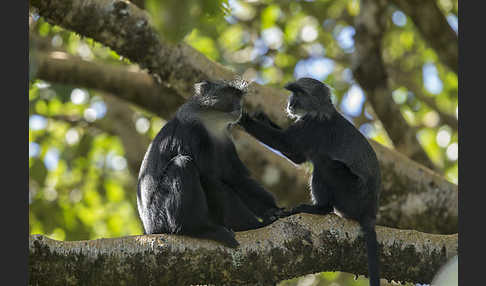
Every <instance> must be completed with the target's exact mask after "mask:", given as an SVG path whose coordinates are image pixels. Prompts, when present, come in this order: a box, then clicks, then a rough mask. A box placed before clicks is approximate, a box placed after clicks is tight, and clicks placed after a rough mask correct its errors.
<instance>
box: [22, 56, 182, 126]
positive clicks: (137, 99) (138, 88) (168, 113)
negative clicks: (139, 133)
mask: <svg viewBox="0 0 486 286" xmlns="http://www.w3.org/2000/svg"><path fill="white" fill-rule="evenodd" d="M32 60H33V61H34V62H35V63H34V66H36V68H37V70H36V71H35V72H36V75H35V76H37V77H39V78H41V79H44V80H46V81H50V82H59V83H63V84H73V85H80V86H84V87H87V88H93V89H98V90H103V91H106V92H109V93H113V94H116V95H117V96H118V97H119V98H121V99H124V100H126V101H129V102H132V103H135V104H138V105H140V106H151V109H152V110H156V111H157V113H158V114H159V115H161V116H163V117H165V118H170V117H172V116H173V115H174V112H175V111H176V110H177V108H178V107H179V106H180V105H182V104H183V103H184V98H182V97H181V96H180V95H179V94H178V93H177V92H176V91H175V90H174V89H172V88H170V87H167V86H164V85H162V84H157V83H156V82H155V81H154V79H153V77H151V76H150V75H148V74H146V73H144V72H140V71H138V69H137V68H135V69H134V70H130V69H129V68H127V67H126V66H117V65H109V64H100V63H95V62H89V61H85V60H82V59H80V58H77V57H74V56H71V55H69V54H67V53H63V52H61V51H54V52H50V53H43V52H40V51H38V52H36V53H35V55H34V56H33V59H32Z"/></svg>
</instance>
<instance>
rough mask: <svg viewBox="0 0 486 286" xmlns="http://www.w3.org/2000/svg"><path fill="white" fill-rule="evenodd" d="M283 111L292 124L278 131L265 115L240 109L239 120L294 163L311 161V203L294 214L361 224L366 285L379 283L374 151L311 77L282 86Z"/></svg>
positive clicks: (378, 184) (325, 89)
mask: <svg viewBox="0 0 486 286" xmlns="http://www.w3.org/2000/svg"><path fill="white" fill-rule="evenodd" d="M285 88H286V89H288V90H290V91H291V92H292V94H291V95H290V97H289V99H288V105H287V113H288V114H289V116H290V117H291V118H293V119H295V122H294V123H293V124H292V125H290V127H288V128H287V129H285V130H284V129H281V128H280V127H279V126H278V125H277V124H275V123H273V122H272V121H271V120H270V119H269V118H268V117H267V116H266V115H265V114H264V113H258V114H257V115H256V116H254V118H252V117H251V116H249V115H248V114H246V113H244V114H243V116H242V118H241V120H240V121H239V124H240V125H241V126H243V128H244V129H245V130H246V131H247V132H248V133H249V134H251V135H252V136H253V137H255V138H256V139H258V140H259V141H261V142H262V143H264V144H265V145H267V146H269V147H270V148H273V149H276V150H278V151H280V152H281V153H282V154H283V155H284V156H286V157H287V158H288V159H290V160H291V161H292V162H294V163H296V164H301V163H303V162H306V161H310V162H312V164H313V166H314V170H313V173H312V179H311V196H312V201H313V204H312V205H308V204H302V205H299V206H297V207H296V208H294V209H293V210H292V211H290V213H291V214H295V213H301V212H303V213H312V214H327V213H330V212H332V211H333V210H334V211H336V212H337V213H338V214H340V215H342V216H344V217H346V218H350V219H353V220H356V221H358V222H359V223H360V225H361V229H362V231H363V233H364V237H365V240H366V246H367V253H368V275H369V279H370V285H372V286H378V285H379V267H378V243H377V240H376V232H375V221H376V213H377V211H378V198H379V192H380V187H381V175H380V168H379V165H378V160H377V158H376V154H375V152H374V151H373V149H372V147H371V146H370V144H369V143H368V141H367V140H366V138H365V137H364V136H363V135H362V134H361V133H360V132H359V131H358V130H357V129H356V128H355V127H354V126H353V125H352V124H351V123H350V122H348V120H346V119H345V118H344V117H343V116H342V115H341V114H340V113H339V112H338V111H337V110H336V109H335V108H334V106H333V104H332V102H331V98H330V90H329V87H328V86H326V85H325V84H323V83H321V82H320V81H317V80H314V79H312V78H301V79H299V80H297V81H296V82H293V83H290V84H288V85H286V86H285Z"/></svg>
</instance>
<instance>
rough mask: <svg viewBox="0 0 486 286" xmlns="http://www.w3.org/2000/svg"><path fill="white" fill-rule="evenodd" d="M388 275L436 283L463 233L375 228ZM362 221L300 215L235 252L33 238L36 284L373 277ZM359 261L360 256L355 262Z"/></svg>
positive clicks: (171, 240)
mask: <svg viewBox="0 0 486 286" xmlns="http://www.w3.org/2000/svg"><path fill="white" fill-rule="evenodd" d="M376 232H377V236H378V242H379V245H380V247H379V248H380V264H381V272H382V275H381V277H382V278H386V279H393V280H397V281H410V282H415V283H430V281H431V280H432V278H433V276H434V274H435V273H436V272H437V270H438V269H439V267H440V266H442V265H443V264H444V263H445V262H446V261H447V260H448V259H449V258H451V257H453V256H454V255H456V254H457V247H458V244H457V238H458V237H457V234H456V235H433V234H426V233H421V232H417V231H414V230H398V229H392V228H385V227H377V229H376ZM358 234H359V226H358V224H357V223H356V222H353V221H350V220H346V219H343V218H340V217H338V216H336V215H333V214H330V215H327V216H319V215H307V214H302V215H294V216H292V217H288V218H286V219H281V220H279V221H277V222H275V223H273V224H272V225H270V226H267V227H265V228H261V229H256V230H250V231H245V232H239V233H236V238H237V240H238V241H239V242H240V244H241V245H240V246H239V247H238V248H237V249H235V250H233V249H230V248H226V247H223V246H221V245H220V244H218V243H216V242H212V241H208V240H198V239H193V238H189V237H185V236H176V235H145V236H129V237H122V238H112V239H97V240H91V241H69V242H68V241H66V242H63V241H55V240H51V239H49V238H46V237H43V236H40V235H33V236H31V237H30V240H29V274H30V277H29V278H30V284H32V285H94V284H96V285H161V284H163V285H194V284H210V283H211V284H216V285H248V284H249V285H273V284H272V283H276V282H278V281H281V280H284V279H288V278H291V277H296V276H302V275H304V274H309V273H316V272H321V271H344V272H349V273H355V274H360V275H361V274H366V273H367V262H366V250H365V244H364V241H363V239H362V238H359V237H358ZM349 257H352V258H353V259H348V258H349Z"/></svg>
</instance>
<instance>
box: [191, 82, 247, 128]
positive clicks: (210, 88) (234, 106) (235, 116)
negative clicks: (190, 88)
mask: <svg viewBox="0 0 486 286" xmlns="http://www.w3.org/2000/svg"><path fill="white" fill-rule="evenodd" d="M194 89H195V97H196V98H197V99H198V102H199V104H200V106H201V107H202V108H203V109H204V110H205V112H207V113H211V114H213V115H214V116H215V117H218V118H220V120H222V121H227V122H228V123H234V122H237V121H238V120H239V119H240V117H241V113H242V109H241V107H242V101H243V96H244V95H245V94H246V83H245V82H241V81H239V80H235V81H218V82H210V81H203V82H200V83H197V84H196V85H195V86H194Z"/></svg>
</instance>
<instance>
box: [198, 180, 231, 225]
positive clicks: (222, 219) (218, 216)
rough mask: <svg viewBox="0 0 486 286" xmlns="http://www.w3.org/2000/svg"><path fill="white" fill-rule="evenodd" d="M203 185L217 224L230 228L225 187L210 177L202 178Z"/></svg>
mask: <svg viewBox="0 0 486 286" xmlns="http://www.w3.org/2000/svg"><path fill="white" fill-rule="evenodd" d="M201 185H202V186H203V189H204V191H205V193H206V197H207V202H208V208H209V209H210V210H211V213H212V214H213V218H214V219H215V220H216V222H217V223H219V224H222V225H224V226H225V227H228V226H229V225H228V221H227V219H228V218H229V212H230V210H229V207H230V206H229V205H228V204H227V203H226V194H225V186H223V184H222V183H221V182H220V181H218V180H217V179H216V178H213V177H211V176H208V175H202V176H201Z"/></svg>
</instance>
